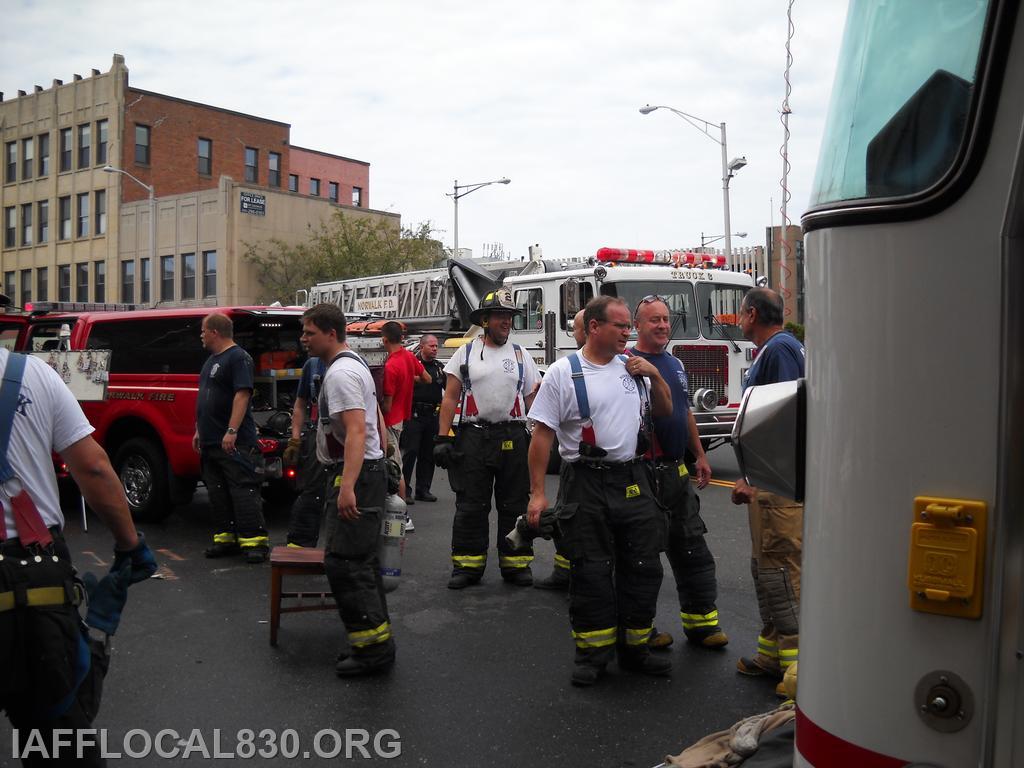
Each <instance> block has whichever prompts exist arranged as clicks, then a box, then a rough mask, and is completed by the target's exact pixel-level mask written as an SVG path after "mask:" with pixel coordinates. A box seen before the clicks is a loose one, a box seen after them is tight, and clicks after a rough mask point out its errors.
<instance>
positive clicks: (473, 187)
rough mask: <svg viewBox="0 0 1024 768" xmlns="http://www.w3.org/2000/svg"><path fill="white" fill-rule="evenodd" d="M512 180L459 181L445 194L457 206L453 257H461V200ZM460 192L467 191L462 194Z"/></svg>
mask: <svg viewBox="0 0 1024 768" xmlns="http://www.w3.org/2000/svg"><path fill="white" fill-rule="evenodd" d="M511 183H512V180H511V179H507V178H504V177H502V178H500V179H495V180H494V181H480V182H477V183H475V184H459V180H458V179H456V180H455V184H454V185H453V187H452V191H451V192H446V193H445V194H446V195H447V196H448V197H450V198H451V199H452V202H453V203H454V204H455V232H454V236H453V239H454V241H455V247H454V248H453V250H452V257H453V258H458V256H459V198H460V197H465V196H466V195H468V194H469V193H470V192H476V191H477V190H478V189H483V188H484V187H489V186H490V185H491V184H511ZM459 190H465V191H463V192H460V191H459Z"/></svg>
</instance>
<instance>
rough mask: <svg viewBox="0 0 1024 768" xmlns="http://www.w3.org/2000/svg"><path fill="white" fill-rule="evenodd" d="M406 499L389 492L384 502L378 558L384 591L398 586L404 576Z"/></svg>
mask: <svg viewBox="0 0 1024 768" xmlns="http://www.w3.org/2000/svg"><path fill="white" fill-rule="evenodd" d="M405 520H406V511H405V501H404V500H403V499H402V497H401V496H399V495H398V494H397V493H391V494H388V497H387V499H386V500H385V502H384V517H383V519H382V520H381V523H380V537H379V539H378V544H377V559H378V561H379V562H380V577H381V581H382V582H383V584H384V591H385V592H391V591H393V590H395V589H397V588H398V581H399V579H400V578H401V576H402V553H403V552H404V551H405Z"/></svg>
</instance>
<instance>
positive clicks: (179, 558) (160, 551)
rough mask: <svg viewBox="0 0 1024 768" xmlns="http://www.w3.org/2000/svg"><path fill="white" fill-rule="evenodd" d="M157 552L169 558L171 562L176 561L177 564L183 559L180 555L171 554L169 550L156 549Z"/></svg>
mask: <svg viewBox="0 0 1024 768" xmlns="http://www.w3.org/2000/svg"><path fill="white" fill-rule="evenodd" d="M157 552H159V553H160V554H161V555H167V557H169V558H171V560H177V561H178V562H182V561H184V559H185V558H184V557H182V556H181V555H177V554H175V553H174V552H171V550H169V549H158V550H157Z"/></svg>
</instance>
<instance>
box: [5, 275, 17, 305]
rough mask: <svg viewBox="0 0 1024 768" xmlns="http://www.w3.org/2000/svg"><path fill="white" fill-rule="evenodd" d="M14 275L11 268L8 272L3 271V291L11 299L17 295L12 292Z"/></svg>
mask: <svg viewBox="0 0 1024 768" xmlns="http://www.w3.org/2000/svg"><path fill="white" fill-rule="evenodd" d="M15 275H16V273H15V272H14V270H13V269H12V270H11V271H10V272H4V293H5V294H6V295H7V298H9V299H10V300H11V301H14V300H15V299H16V298H17V295H16V294H15V293H14V278H15Z"/></svg>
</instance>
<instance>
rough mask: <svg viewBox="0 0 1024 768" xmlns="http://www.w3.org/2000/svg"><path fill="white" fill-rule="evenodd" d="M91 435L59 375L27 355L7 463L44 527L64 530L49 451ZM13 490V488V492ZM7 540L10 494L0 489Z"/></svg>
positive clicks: (3, 356) (5, 354)
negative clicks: (37, 511) (58, 527)
mask: <svg viewBox="0 0 1024 768" xmlns="http://www.w3.org/2000/svg"><path fill="white" fill-rule="evenodd" d="M9 356H10V352H9V351H8V350H6V349H0V371H5V370H7V360H8V358H9ZM92 432H93V428H92V425H91V424H90V423H89V421H88V419H86V418H85V414H84V413H82V408H81V406H80V405H79V404H78V401H77V400H76V399H75V396H74V395H72V394H71V390H69V389H68V388H67V386H66V385H65V384H64V382H63V381H62V380H61V378H60V376H59V375H58V374H57V372H56V371H55V370H53V369H52V368H50V366H48V365H47V364H46V363H44V362H43V361H42V360H37V359H36V358H34V357H31V356H30V357H29V358H28V360H27V361H26V364H25V376H24V378H23V379H22V382H21V392H20V393H19V394H18V405H17V406H16V407H15V411H14V423H13V425H12V426H11V442H10V444H9V445H8V448H7V461H8V462H9V463H10V465H11V466H12V467H13V468H14V472H15V474H16V475H17V476H18V477H19V478H20V479H21V484H22V486H23V487H24V488H25V490H27V491H28V495H29V496H30V497H32V501H33V502H34V503H35V505H36V509H38V510H39V514H40V515H41V516H42V518H43V522H44V523H45V524H46V526H47V527H50V526H53V525H59V526H61V527H63V525H64V516H63V515H62V514H61V511H60V496H59V494H58V492H57V476H56V475H55V474H54V471H53V456H52V452H53V451H56V452H57V453H60V452H61V451H63V450H64V449H65V448H68V447H70V446H72V445H74V444H75V443H77V442H78V441H79V440H81V439H82V438H83V437H88V436H89V435H91V434H92ZM12 490H13V489H12ZM0 503H2V504H3V511H4V512H3V513H4V522H5V524H6V526H7V536H8V537H9V538H10V537H14V536H17V535H18V529H17V528H16V527H15V524H14V515H13V513H12V511H11V504H10V496H9V495H8V493H7V490H6V489H4V488H3V487H0Z"/></svg>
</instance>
